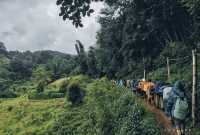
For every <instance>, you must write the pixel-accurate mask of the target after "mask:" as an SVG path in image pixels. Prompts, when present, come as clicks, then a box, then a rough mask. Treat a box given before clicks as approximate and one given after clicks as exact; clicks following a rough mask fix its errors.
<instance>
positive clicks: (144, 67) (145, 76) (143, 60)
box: [143, 57, 146, 80]
mask: <svg viewBox="0 0 200 135" xmlns="http://www.w3.org/2000/svg"><path fill="white" fill-rule="evenodd" d="M143 66H144V80H146V64H145V58H144V57H143Z"/></svg>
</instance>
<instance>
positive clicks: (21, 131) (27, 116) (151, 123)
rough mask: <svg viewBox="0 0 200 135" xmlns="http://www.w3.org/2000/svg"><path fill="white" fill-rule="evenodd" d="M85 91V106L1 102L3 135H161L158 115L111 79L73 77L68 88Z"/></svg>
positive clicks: (62, 102)
mask: <svg viewBox="0 0 200 135" xmlns="http://www.w3.org/2000/svg"><path fill="white" fill-rule="evenodd" d="M77 84H78V85H79V86H80V87H81V89H82V90H83V91H84V92H85V97H84V99H83V102H82V103H81V104H77V105H73V104H72V103H71V102H70V101H69V100H67V98H64V99H63V98H60V99H51V100H29V99H28V98H27V96H23V97H19V98H16V99H6V100H1V101H0V134H2V135H27V134H28V135H45V134H47V135H74V134H75V135H83V134H86V135H108V134H109V135H125V134H126V135H134V134H138V133H140V134H141V133H142V134H148V135H156V134H157V135H159V134H160V133H159V127H158V125H157V124H156V120H155V117H154V115H152V114H151V113H149V112H148V111H147V110H145V109H144V107H143V106H142V105H141V104H139V102H138V101H137V99H136V98H135V97H134V95H133V94H132V93H131V92H130V91H129V90H127V89H125V88H118V87H113V86H112V84H111V83H110V82H109V81H108V80H107V79H105V78H104V79H100V80H91V79H89V78H88V77H85V76H76V77H73V78H72V79H71V80H70V81H69V83H68V87H70V86H71V85H77Z"/></svg>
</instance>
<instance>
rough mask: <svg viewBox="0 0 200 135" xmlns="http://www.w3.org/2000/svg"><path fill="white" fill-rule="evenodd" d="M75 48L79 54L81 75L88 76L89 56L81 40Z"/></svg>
mask: <svg viewBox="0 0 200 135" xmlns="http://www.w3.org/2000/svg"><path fill="white" fill-rule="evenodd" d="M75 47H76V51H77V53H78V61H79V63H80V73H82V74H87V72H88V65H87V54H86V52H85V48H84V46H83V44H82V43H81V42H80V41H79V40H77V41H76V44H75Z"/></svg>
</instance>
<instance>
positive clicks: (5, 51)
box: [0, 42, 8, 55]
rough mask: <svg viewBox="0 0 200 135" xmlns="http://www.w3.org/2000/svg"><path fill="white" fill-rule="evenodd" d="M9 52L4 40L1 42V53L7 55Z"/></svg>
mask: <svg viewBox="0 0 200 135" xmlns="http://www.w3.org/2000/svg"><path fill="white" fill-rule="evenodd" d="M7 53H8V52H7V49H6V47H5V45H4V43H3V42H0V54H3V55H6V54H7Z"/></svg>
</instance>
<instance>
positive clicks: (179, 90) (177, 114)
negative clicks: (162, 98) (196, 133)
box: [167, 81, 188, 135]
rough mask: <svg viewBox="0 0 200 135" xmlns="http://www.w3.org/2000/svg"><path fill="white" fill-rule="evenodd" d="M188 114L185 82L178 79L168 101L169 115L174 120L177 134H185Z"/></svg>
mask: <svg viewBox="0 0 200 135" xmlns="http://www.w3.org/2000/svg"><path fill="white" fill-rule="evenodd" d="M187 114H188V102H187V98H186V94H185V89H184V84H183V82H182V81H177V82H176V83H175V84H174V86H173V88H172V91H171V92H170V95H169V98H168V101H167V116H168V117H169V118H170V119H171V120H172V121H173V122H174V124H175V127H176V131H177V135H184V132H185V119H186V118H187Z"/></svg>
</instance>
